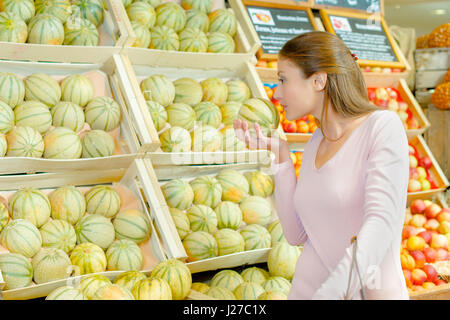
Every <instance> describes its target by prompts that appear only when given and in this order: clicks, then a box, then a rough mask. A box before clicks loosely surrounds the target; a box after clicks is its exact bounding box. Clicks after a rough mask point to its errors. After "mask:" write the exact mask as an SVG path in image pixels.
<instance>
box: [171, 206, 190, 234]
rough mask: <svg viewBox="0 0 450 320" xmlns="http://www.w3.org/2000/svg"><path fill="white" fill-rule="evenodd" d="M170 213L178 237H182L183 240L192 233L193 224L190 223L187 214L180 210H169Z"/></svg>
mask: <svg viewBox="0 0 450 320" xmlns="http://www.w3.org/2000/svg"><path fill="white" fill-rule="evenodd" d="M169 211H170V215H171V216H172V220H173V223H174V224H175V227H176V229H177V232H178V235H179V236H180V239H181V240H183V239H184V238H185V237H186V236H187V235H188V234H189V232H191V223H190V222H189V218H188V217H187V215H186V213H184V212H183V211H182V210H180V209H176V208H169Z"/></svg>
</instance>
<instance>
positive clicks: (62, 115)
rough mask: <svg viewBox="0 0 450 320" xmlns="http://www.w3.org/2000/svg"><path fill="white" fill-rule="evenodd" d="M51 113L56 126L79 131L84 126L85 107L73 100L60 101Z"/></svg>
mask: <svg viewBox="0 0 450 320" xmlns="http://www.w3.org/2000/svg"><path fill="white" fill-rule="evenodd" d="M16 109H17V108H16ZM50 113H51V115H52V118H53V126H55V127H66V128H69V129H71V130H73V131H75V132H79V131H80V130H81V129H82V128H83V126H84V112H83V109H82V108H81V107H80V106H79V105H77V104H75V103H73V102H67V101H60V102H58V103H57V104H56V105H55V106H54V107H53V108H52V109H51V110H50Z"/></svg>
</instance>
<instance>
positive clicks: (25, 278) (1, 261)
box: [0, 253, 33, 290]
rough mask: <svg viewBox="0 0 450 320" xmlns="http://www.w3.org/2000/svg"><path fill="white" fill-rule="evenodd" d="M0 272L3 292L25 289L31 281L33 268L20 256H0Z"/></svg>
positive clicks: (14, 254)
mask: <svg viewBox="0 0 450 320" xmlns="http://www.w3.org/2000/svg"><path fill="white" fill-rule="evenodd" d="M0 270H1V273H2V276H3V280H4V281H5V287H4V288H3V290H13V289H19V288H25V287H28V286H29V285H31V283H32V281H33V266H32V265H31V262H30V260H29V259H28V258H27V257H25V256H24V255H22V254H19V253H2V254H0Z"/></svg>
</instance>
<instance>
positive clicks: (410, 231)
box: [402, 226, 417, 239]
mask: <svg viewBox="0 0 450 320" xmlns="http://www.w3.org/2000/svg"><path fill="white" fill-rule="evenodd" d="M415 235H417V229H416V227H413V226H404V227H403V231H402V238H403V239H408V238H410V237H412V236H415Z"/></svg>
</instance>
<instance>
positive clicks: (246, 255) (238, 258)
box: [149, 163, 278, 273]
mask: <svg viewBox="0 0 450 320" xmlns="http://www.w3.org/2000/svg"><path fill="white" fill-rule="evenodd" d="M222 169H234V170H237V171H239V172H242V173H244V172H247V171H254V170H261V171H263V172H266V173H267V174H269V175H272V173H271V172H270V168H269V166H265V165H262V164H260V163H241V164H222V165H212V166H160V165H155V164H153V168H151V167H149V176H150V177H151V181H152V182H153V186H154V193H155V195H156V198H157V199H155V201H159V209H160V213H159V214H160V216H161V217H163V216H164V217H166V219H167V224H173V220H172V217H171V214H170V212H169V206H168V204H167V202H166V200H165V198H164V195H163V193H162V190H161V186H162V185H163V184H164V183H167V182H168V181H170V180H173V179H183V180H185V181H190V180H192V179H195V178H196V177H198V176H206V175H209V176H215V175H217V174H218V173H219V172H220V170H222ZM268 200H269V201H270V202H271V204H272V209H273V211H272V221H274V220H276V219H278V218H277V217H278V215H277V212H276V206H275V199H274V196H273V195H272V196H271V197H269V198H268ZM156 206H158V205H156ZM172 238H173V239H175V241H178V242H179V243H181V241H182V240H181V239H180V237H179V235H178V232H176V231H175V232H174V233H173V236H172ZM269 252H270V248H265V249H256V250H249V251H243V252H239V253H234V254H229V255H223V256H218V257H214V258H209V259H204V260H200V261H195V262H187V263H186V264H187V266H188V267H189V269H190V270H191V272H192V273H196V272H203V271H209V270H216V269H220V268H232V267H236V266H241V265H246V264H255V263H263V262H266V261H267V257H268V254H269Z"/></svg>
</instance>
